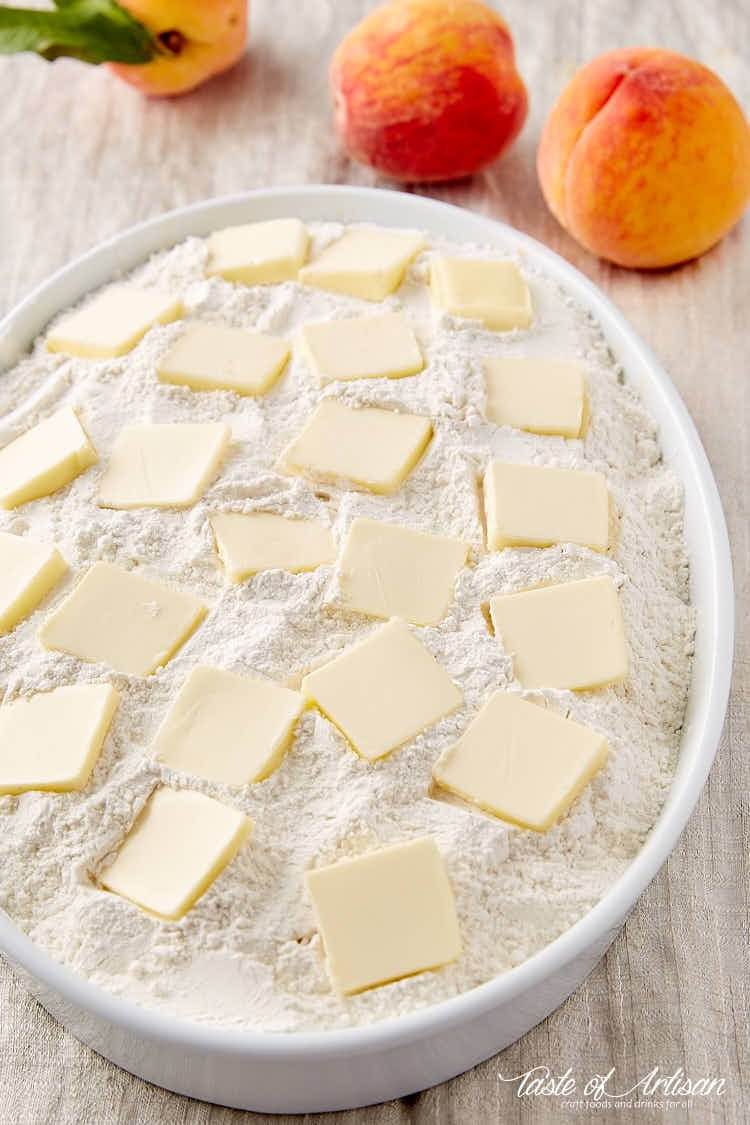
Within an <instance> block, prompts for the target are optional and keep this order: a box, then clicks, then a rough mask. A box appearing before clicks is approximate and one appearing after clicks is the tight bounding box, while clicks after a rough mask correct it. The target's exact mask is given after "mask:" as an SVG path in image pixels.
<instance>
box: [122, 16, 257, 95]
mask: <svg viewBox="0 0 750 1125" xmlns="http://www.w3.org/2000/svg"><path fill="white" fill-rule="evenodd" d="M120 3H121V4H122V6H123V7H124V8H127V10H128V11H129V12H130V14H131V15H132V16H135V18H136V19H137V20H139V21H140V22H141V23H142V24H143V25H144V26H145V27H147V28H148V30H149V31H150V32H151V33H152V34H153V35H154V37H155V38H156V39H157V40H159V42H160V44H161V46H162V48H163V50H164V54H163V55H159V56H158V57H157V58H155V59H154V60H153V61H152V62H146V63H140V64H137V65H130V64H126V63H109V64H108V65H109V66H110V67H111V69H112V70H113V71H114V72H115V74H117V76H118V78H122V79H124V80H125V81H126V82H129V83H130V84H131V85H132V86H135V87H136V88H137V89H138V90H140V91H141V92H142V93H144V94H155V95H161V96H164V95H167V96H168V95H172V94H183V93H185V92H186V91H188V90H192V89H193V88H194V87H195V86H200V84H201V83H202V82H205V81H206V80H207V79H208V78H211V77H212V76H213V75H214V74H220V73H221V72H222V71H223V70H228V69H229V67H230V66H233V65H234V63H236V62H237V60H238V59H239V57H240V55H241V54H242V53H243V51H244V50H245V42H246V37H247V4H246V2H245V0H120Z"/></svg>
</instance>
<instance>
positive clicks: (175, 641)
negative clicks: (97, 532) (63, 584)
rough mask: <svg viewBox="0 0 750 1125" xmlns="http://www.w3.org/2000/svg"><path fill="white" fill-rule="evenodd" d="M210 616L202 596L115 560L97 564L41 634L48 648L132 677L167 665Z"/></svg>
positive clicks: (144, 674) (51, 618)
mask: <svg viewBox="0 0 750 1125" xmlns="http://www.w3.org/2000/svg"><path fill="white" fill-rule="evenodd" d="M205 615H206V607H205V605H204V604H203V602H201V601H199V599H198V598H194V597H192V596H191V595H189V594H182V593H179V592H178V591H177V590H172V589H171V588H170V587H169V586H163V585H162V583H161V582H154V581H152V579H150V578H143V577H142V576H141V575H140V574H133V573H132V572H131V571H128V570H121V569H120V567H119V566H113V565H112V564H111V563H104V562H98V563H95V564H94V565H93V566H92V567H91V569H90V570H89V571H87V573H86V574H85V575H84V577H83V578H82V579H81V581H80V582H79V583H78V585H77V586H76V588H75V589H74V590H73V592H72V594H70V595H69V597H68V598H66V600H65V601H64V602H63V603H62V605H61V606H60V607H59V609H57V610H55V612H54V613H53V614H51V615H50V617H48V618H47V621H46V623H45V624H44V626H43V627H42V629H41V630H40V633H39V639H40V640H41V642H42V644H43V645H44V646H45V647H46V648H52V649H60V650H61V651H62V652H68V653H70V654H71V656H77V657H79V658H80V659H81V660H90V661H101V662H102V663H104V664H108V665H109V666H110V667H111V668H114V669H115V671H116V672H123V673H124V674H125V675H131V676H148V675H149V674H150V673H151V672H153V671H155V669H156V668H159V667H161V665H162V664H166V663H167V661H168V660H169V659H170V658H171V657H172V656H173V655H174V653H175V652H176V651H177V649H178V648H179V647H180V645H181V644H183V643H184V642H185V641H186V640H187V638H188V637H189V636H190V635H191V633H193V632H194V630H195V629H197V627H198V625H199V624H200V622H201V621H202V620H203V618H204V617H205Z"/></svg>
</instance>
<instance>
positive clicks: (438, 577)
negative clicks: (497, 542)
mask: <svg viewBox="0 0 750 1125" xmlns="http://www.w3.org/2000/svg"><path fill="white" fill-rule="evenodd" d="M467 554H468V548H467V546H466V544H465V543H463V542H462V541H461V540H460V539H451V538H448V537H447V536H444V535H426V534H424V533H423V532H421V531H412V530H411V529H410V528H408V527H402V526H401V525H400V524H393V523H383V522H382V521H381V520H365V519H355V520H353V522H352V525H351V528H350V529H349V535H348V537H347V540H346V543H345V544H344V550H343V553H342V556H341V561H340V563H339V587H340V591H341V604H342V605H344V606H346V607H347V609H356V610H359V611H360V612H361V613H369V614H371V615H372V616H373V617H403V618H405V619H406V620H407V621H411V622H412V623H413V624H414V625H437V623H438V622H439V621H442V619H443V617H444V616H445V613H446V611H447V609H448V606H449V604H450V601H451V598H452V597H453V584H454V582H455V580H456V575H457V573H458V571H459V570H460V569H461V567H462V566H463V565H464V563H465V562H466V556H467Z"/></svg>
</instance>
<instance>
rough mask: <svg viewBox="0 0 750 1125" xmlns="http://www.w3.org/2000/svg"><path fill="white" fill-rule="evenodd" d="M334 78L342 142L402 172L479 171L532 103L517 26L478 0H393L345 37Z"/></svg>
mask: <svg viewBox="0 0 750 1125" xmlns="http://www.w3.org/2000/svg"><path fill="white" fill-rule="evenodd" d="M329 79H330V85H331V93H332V95H333V100H334V107H335V118H336V126H337V129H338V133H339V136H340V138H341V142H342V144H343V145H344V148H345V149H346V150H347V151H348V152H349V154H350V155H351V156H352V157H353V158H354V159H355V160H359V161H361V162H362V163H364V164H369V165H370V166H371V167H372V168H375V169H376V170H377V171H379V172H382V173H383V174H384V175H386V176H390V177H391V178H392V179H395V180H413V181H430V180H432V181H435V180H452V179H457V178H459V177H461V176H469V175H471V173H472V172H476V171H477V169H479V168H482V167H484V166H485V165H486V164H489V163H490V162H491V161H493V160H495V158H496V157H498V156H499V155H500V153H501V152H502V151H503V150H504V149H505V148H507V147H508V145H509V144H510V143H511V142H512V141H513V140H514V139H515V137H516V136H517V135H518V133H519V132H520V130H521V127H522V125H523V123H524V121H525V119H526V112H527V108H528V101H527V96H526V89H525V87H524V84H523V82H522V81H521V78H520V77H519V75H518V72H517V71H516V67H515V61H514V51H513V40H512V39H511V36H510V32H509V31H508V28H507V26H506V24H505V23H504V22H503V20H502V19H500V17H499V16H498V15H497V13H496V12H494V11H492V9H491V8H489V7H487V5H486V4H482V3H480V2H479V0H452V2H451V3H449V4H448V3H445V2H444V0H389V2H388V3H386V4H383V5H381V6H380V7H378V8H376V9H375V10H374V11H373V12H371V13H370V14H369V15H368V16H366V17H365V19H363V20H362V22H361V23H360V24H358V25H357V27H355V28H354V29H353V30H352V31H351V32H350V33H349V34H348V35H347V36H346V38H345V39H343V40H342V42H341V43H340V44H339V46H338V48H337V50H336V52H335V54H334V56H333V59H332V60H331V67H330V72H329Z"/></svg>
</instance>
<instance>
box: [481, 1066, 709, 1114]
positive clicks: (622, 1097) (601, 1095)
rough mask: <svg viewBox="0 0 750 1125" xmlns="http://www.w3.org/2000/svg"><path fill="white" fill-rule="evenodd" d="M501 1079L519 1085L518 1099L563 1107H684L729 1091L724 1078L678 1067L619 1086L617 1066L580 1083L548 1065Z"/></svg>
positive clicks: (570, 1070) (569, 1071) (569, 1073)
mask: <svg viewBox="0 0 750 1125" xmlns="http://www.w3.org/2000/svg"><path fill="white" fill-rule="evenodd" d="M498 1077H499V1079H500V1081H501V1082H515V1083H516V1084H517V1089H516V1097H517V1098H540V1097H542V1098H544V1097H546V1098H557V1099H559V1101H558V1106H559V1108H560V1109H563V1110H579V1111H580V1110H585V1109H593V1110H599V1109H617V1108H621V1109H624V1108H628V1109H663V1110H669V1109H683V1108H687V1107H689V1106H690V1105H692V1103H693V1099H694V1098H705V1097H709V1096H713V1097H719V1098H720V1097H721V1096H722V1094H723V1093H724V1092H725V1090H726V1079H725V1078H693V1077H689V1076H688V1075H687V1074H686V1073H685V1070H684V1068H683V1067H681V1066H678V1067H677V1069H676V1070H675V1071H673V1072H672V1073H670V1074H665V1073H662V1069H661V1067H659V1066H655V1067H653V1068H652V1069H651V1070H650V1071H649V1072H648V1074H644V1075H643V1077H642V1078H639V1079H638V1080H637V1081H636V1082H634V1083H632V1084H631V1085H630V1086H627V1085H626V1086H622V1087H621V1088H619V1089H618V1087H619V1086H620V1083H619V1082H618V1079H617V1073H616V1067H614V1066H613V1067H612V1069H611V1070H610V1071H609V1072H608V1073H607V1074H593V1075H592V1076H591V1077H590V1078H587V1079H586V1080H585V1081H583V1082H581V1081H580V1080H579V1078H578V1077H576V1075H574V1073H573V1068H572V1067H568V1069H567V1070H566V1071H565V1073H564V1074H558V1075H555V1074H553V1073H552V1071H551V1070H550V1068H549V1067H548V1066H543V1065H540V1066H533V1067H531V1068H530V1069H529V1070H526V1071H524V1072H523V1073H522V1074H515V1075H513V1076H508V1077H506V1076H505V1075H504V1074H503V1073H502V1071H499V1072H498Z"/></svg>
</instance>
